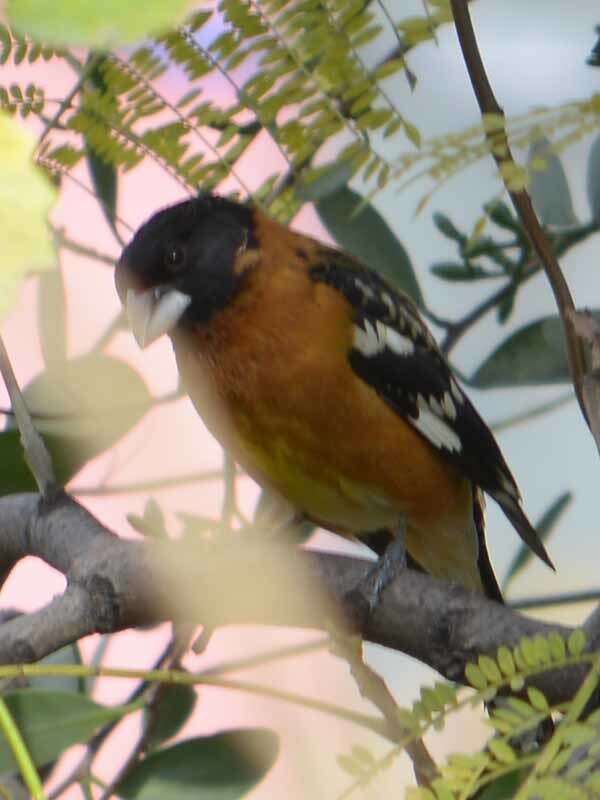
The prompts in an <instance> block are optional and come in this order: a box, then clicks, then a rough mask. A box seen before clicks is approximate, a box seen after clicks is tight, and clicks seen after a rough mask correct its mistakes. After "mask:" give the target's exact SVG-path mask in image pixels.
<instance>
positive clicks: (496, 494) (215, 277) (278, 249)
mask: <svg viewBox="0 0 600 800" xmlns="http://www.w3.org/2000/svg"><path fill="white" fill-rule="evenodd" d="M116 285H117V290H118V293H119V296H120V298H121V301H122V302H123V304H124V305H125V306H126V307H127V310H128V313H129V317H130V320H131V323H132V327H133V330H134V333H135V335H136V338H137V340H138V342H139V343H140V345H141V346H145V345H147V344H149V343H150V342H152V341H154V340H155V339H156V338H158V337H159V336H161V335H162V334H164V333H168V334H169V335H170V337H171V339H172V342H173V346H174V350H175V355H176V359H177V365H178V368H179V371H180V373H181V376H182V378H183V381H184V384H185V386H186V388H187V391H188V392H189V395H190V397H191V399H192V401H193V403H194V405H195V406H196V409H197V411H198V413H199V414H200V415H201V416H202V417H203V419H204V421H205V422H206V424H207V427H208V428H209V430H210V431H211V432H212V433H213V434H214V435H215V436H216V438H217V439H218V440H219V441H220V442H221V444H222V445H223V446H224V447H225V448H227V449H228V450H229V451H230V452H231V453H232V455H233V457H234V458H235V459H236V461H238V462H239V463H240V464H241V465H242V466H243V467H244V469H245V470H246V471H247V472H248V473H249V474H250V475H251V476H252V477H253V478H254V479H255V480H256V481H257V482H258V483H259V484H261V485H262V486H263V487H265V488H267V489H270V490H272V491H275V492H278V493H279V494H280V495H282V496H283V497H284V498H285V499H286V500H287V501H289V502H290V503H291V504H292V506H293V507H294V508H296V509H298V510H299V511H300V512H302V513H303V514H304V515H305V516H306V517H307V518H309V519H310V520H312V521H314V522H315V523H317V524H319V525H321V526H323V527H325V528H328V529H329V530H331V531H335V532H337V533H339V534H342V535H346V536H358V537H360V538H363V539H364V540H365V541H366V542H367V544H368V543H369V535H370V534H375V533H376V532H377V536H378V541H380V537H381V531H382V530H386V531H389V532H391V533H393V531H394V530H395V529H396V527H397V525H398V520H399V519H400V518H401V517H403V518H405V519H406V523H407V524H406V532H405V537H406V549H407V551H408V555H409V556H410V558H411V561H412V562H414V563H415V564H416V565H418V566H420V567H421V568H422V569H424V570H426V571H427V572H429V573H431V574H432V575H435V576H437V577H440V578H443V579H447V580H450V581H455V582H458V583H460V584H462V585H463V586H465V587H467V588H469V589H472V590H475V591H483V592H485V593H486V594H487V595H488V596H489V597H492V598H494V599H497V600H500V599H501V594H500V590H499V588H498V585H497V583H496V579H495V577H494V573H493V571H492V568H491V565H490V562H489V558H488V555H487V551H486V546H485V539H484V529H483V511H482V496H481V490H484V491H485V492H487V493H488V494H489V495H490V496H491V497H493V499H494V500H496V502H497V503H499V505H500V506H501V508H502V509H503V511H504V513H505V514H506V516H507V517H508V518H509V520H510V521H511V522H512V524H513V526H514V527H515V529H516V531H517V533H518V534H519V535H520V536H521V538H522V539H523V540H524V541H525V542H526V543H527V544H528V545H529V547H531V549H532V550H533V551H534V552H535V553H536V554H537V555H538V556H539V557H540V558H541V559H543V560H544V561H545V562H546V563H547V564H549V565H550V566H552V565H551V562H550V559H549V557H548V555H547V553H546V550H545V548H544V546H543V544H542V542H541V540H540V539H539V537H538V535H537V533H536V531H535V530H534V528H533V527H532V525H531V524H530V522H529V521H528V519H527V517H526V516H525V514H524V512H523V510H522V508H521V505H520V498H519V492H518V489H517V486H516V484H515V481H514V478H513V477H512V475H511V473H510V470H509V468H508V466H507V465H506V462H505V460H504V458H503V456H502V454H501V452H500V449H499V447H498V445H497V444H496V441H495V439H494V437H493V435H492V433H491V432H490V430H489V428H488V427H487V426H486V424H485V423H484V422H483V420H482V419H481V417H480V416H479V414H478V413H477V412H476V411H475V409H474V408H473V406H472V405H471V403H470V402H469V400H468V398H467V397H466V396H465V394H464V393H463V391H462V389H461V388H460V386H459V385H458V383H457V382H456V380H455V378H454V377H453V376H452V373H451V371H450V368H449V366H448V364H447V362H446V360H445V359H444V357H443V355H442V353H441V352H440V350H439V349H438V347H437V345H436V342H435V340H434V339H433V337H432V335H431V333H430V332H429V331H428V329H427V328H426V326H425V324H424V322H423V321H422V319H421V318H420V316H419V314H418V312H417V309H416V308H415V306H414V304H413V303H412V302H411V300H410V299H409V298H408V297H407V296H406V295H404V294H402V293H400V292H398V291H397V290H395V289H393V288H392V287H391V286H390V285H389V284H388V283H386V281H385V280H384V279H383V278H382V277H381V276H380V275H378V274H377V273H376V272H374V271H373V270H371V269H369V268H368V267H366V266H365V265H363V264H361V263H360V262H358V261H357V260H356V259H354V258H353V257H352V256H351V255H349V254H348V253H345V252H342V251H339V250H335V249H333V248H331V247H327V246H325V245H323V244H322V243H320V242H318V241H316V240H315V239H311V238H309V237H307V236H304V235H302V234H298V233H294V232H293V231H291V230H289V229H288V228H286V227H284V226H282V225H280V224H278V223H276V222H274V221H273V220H271V219H269V217H267V216H266V215H265V214H263V213H262V212H260V211H259V210H257V209H254V208H251V207H249V206H245V205H241V204H238V203H234V202H231V201H229V200H225V199H223V198H219V197H214V196H209V195H205V196H201V197H198V198H197V199H195V200H189V201H186V202H183V203H180V204H178V205H175V206H173V207H170V208H166V209H164V210H162V211H159V212H158V213H157V214H155V215H154V216H153V217H152V218H151V219H150V220H149V222H147V223H146V224H145V225H143V226H142V227H141V228H140V229H139V231H138V232H137V233H136V235H135V236H134V238H133V240H132V241H131V243H130V244H129V245H128V246H127V247H126V248H125V250H124V251H123V254H122V256H121V259H120V261H119V263H118V266H117V270H116ZM373 541H375V539H374V540H373Z"/></svg>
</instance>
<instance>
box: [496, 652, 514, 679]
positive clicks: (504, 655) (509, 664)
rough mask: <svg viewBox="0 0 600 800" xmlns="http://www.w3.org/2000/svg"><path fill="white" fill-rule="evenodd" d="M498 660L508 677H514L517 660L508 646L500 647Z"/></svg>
mask: <svg viewBox="0 0 600 800" xmlns="http://www.w3.org/2000/svg"><path fill="white" fill-rule="evenodd" d="M496 660H497V661H498V665H499V667H500V669H501V670H502V672H503V673H504V674H505V675H506V676H507V677H508V678H510V677H512V676H513V675H514V674H515V672H516V667H515V660H514V658H513V656H512V653H511V652H510V650H509V649H508V647H505V646H504V645H502V646H500V647H499V648H498V652H497V653H496Z"/></svg>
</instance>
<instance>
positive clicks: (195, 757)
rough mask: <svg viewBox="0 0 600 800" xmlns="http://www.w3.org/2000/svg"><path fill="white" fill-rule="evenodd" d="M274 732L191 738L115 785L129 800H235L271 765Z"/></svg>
mask: <svg viewBox="0 0 600 800" xmlns="http://www.w3.org/2000/svg"><path fill="white" fill-rule="evenodd" d="M276 755H277V739H276V736H275V734H273V733H271V732H270V731H266V730H243V731H235V732H229V733H220V734H217V735H215V736H208V737H206V738H200V737H198V738H195V739H188V740H187V741H184V742H179V743H178V744H176V745H173V747H169V748H167V749H165V750H159V751H157V752H154V753H151V754H150V755H149V756H147V757H146V758H145V759H144V760H143V761H141V762H140V763H138V764H136V765H135V766H134V767H133V768H132V769H131V770H130V772H129V773H128V775H127V776H126V777H125V778H124V779H123V780H122V781H120V782H119V783H118V784H117V786H116V787H115V794H116V795H118V796H119V797H123V798H125V800H235V799H236V798H240V797H243V796H244V795H245V794H246V793H247V792H248V791H249V790H250V789H251V788H252V787H253V786H255V784H257V783H258V781H260V780H261V779H262V777H263V775H264V774H265V773H266V772H267V771H268V770H269V769H270V767H271V766H272V764H273V762H274V760H275V757H276Z"/></svg>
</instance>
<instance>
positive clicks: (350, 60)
mask: <svg viewBox="0 0 600 800" xmlns="http://www.w3.org/2000/svg"><path fill="white" fill-rule="evenodd" d="M450 21H451V13H450V8H449V2H448V0H435V2H429V3H428V4H426V8H425V9H424V12H423V14H422V15H421V16H420V17H411V18H407V19H392V18H391V16H390V12H389V11H388V10H387V8H386V7H385V6H384V5H383V4H379V3H377V2H366V0H260V2H259V0H221V2H220V3H218V4H210V5H207V6H206V8H204V9H200V10H197V11H196V12H195V13H194V14H192V16H190V18H189V19H188V20H187V21H186V23H185V24H184V25H182V26H181V27H179V28H178V29H177V30H174V31H170V32H168V33H165V34H163V35H161V36H159V37H157V38H156V39H154V40H150V41H147V42H144V43H143V44H142V45H141V46H140V47H138V48H137V49H136V50H135V51H134V52H132V53H131V54H130V55H129V56H128V57H127V58H125V57H124V56H122V55H117V54H110V53H106V54H102V55H93V54H92V55H91V57H90V58H88V59H87V61H85V62H83V63H82V62H81V61H80V60H79V59H78V57H77V56H76V55H74V54H72V53H70V52H69V51H68V50H65V49H62V50H56V49H52V48H49V47H44V46H42V45H40V44H34V43H32V42H30V41H29V40H28V38H27V37H26V36H16V35H15V34H13V33H12V32H11V31H9V30H8V28H7V27H6V26H2V25H0V63H4V62H6V61H8V60H9V59H11V60H12V61H13V62H14V63H15V64H17V65H18V64H20V63H23V62H35V61H37V60H39V59H46V60H48V59H50V58H60V59H63V60H66V61H67V63H69V64H70V65H71V66H72V67H73V68H74V70H75V71H76V73H78V75H77V77H76V78H75V81H76V82H75V85H74V90H73V92H72V93H71V94H70V95H69V96H68V98H67V100H66V101H63V102H62V104H61V102H60V101H59V100H57V99H56V98H52V97H48V92H49V88H48V87H44V86H43V74H42V75H41V76H40V77H41V80H40V82H39V84H40V85H37V84H33V83H27V84H26V85H24V86H20V85H18V84H14V85H11V86H1V85H0V107H2V108H4V109H6V110H8V111H9V112H11V113H17V112H18V113H20V114H22V115H23V116H27V115H29V114H32V113H33V114H37V115H40V116H42V118H43V119H44V121H45V122H46V124H47V126H48V129H47V131H46V133H45V135H44V137H43V147H42V148H41V150H40V153H39V156H40V159H39V160H40V162H41V163H42V164H43V165H44V166H46V167H47V168H49V169H51V170H53V171H54V172H59V173H63V174H68V173H69V172H70V170H71V169H72V168H73V167H74V166H75V164H76V163H77V162H78V161H79V160H80V159H81V158H82V157H83V156H84V155H87V154H88V153H89V151H90V149H91V150H92V151H93V152H94V154H95V156H96V157H97V158H99V159H101V160H102V161H103V162H105V163H106V164H107V165H109V166H110V167H111V168H113V169H122V170H131V169H134V168H135V167H136V166H137V165H138V164H139V163H140V162H141V161H142V159H143V158H144V157H145V156H150V157H152V158H154V159H155V160H156V161H157V162H158V163H160V164H161V165H162V166H163V167H164V169H165V170H167V171H168V172H169V173H170V174H171V175H173V177H175V178H176V179H177V180H178V181H179V182H180V183H182V184H183V186H184V187H185V188H187V189H188V190H191V191H197V190H198V189H202V190H210V189H213V188H214V187H216V186H217V185H218V184H219V183H220V182H221V181H223V179H224V178H225V177H227V176H228V175H230V174H231V175H233V176H234V177H237V178H238V183H239V187H240V190H241V191H243V192H247V191H249V189H250V188H251V189H252V190H253V192H252V193H253V194H254V195H255V196H256V197H257V199H258V201H259V202H261V203H262V204H263V205H265V206H267V207H269V209H270V211H271V213H273V214H275V215H277V216H279V217H280V218H283V219H287V218H289V217H290V216H291V215H292V214H293V213H294V212H295V211H296V210H297V209H298V207H299V206H300V205H301V204H302V202H304V201H305V200H306V199H315V197H318V196H319V192H320V191H321V190H322V186H323V185H324V184H323V180H326V181H327V182H328V183H327V185H328V186H330V185H331V182H332V181H333V182H335V181H336V180H338V181H339V182H344V183H345V182H346V181H347V180H348V178H349V177H352V176H353V175H355V174H357V173H359V174H360V175H361V177H362V178H363V180H365V181H367V182H368V185H369V186H370V187H372V189H371V191H372V193H374V192H376V191H378V190H379V189H380V188H382V187H384V186H386V185H387V184H388V182H389V181H390V180H394V181H396V182H397V183H399V185H400V186H404V185H406V184H407V183H409V182H413V181H414V180H416V179H418V178H421V177H427V178H429V179H431V180H432V181H433V184H434V188H433V189H431V190H429V191H428V192H427V194H426V195H425V196H424V197H423V200H422V203H425V202H426V201H427V199H428V198H429V197H430V195H431V192H432V191H434V190H435V188H437V187H438V186H439V185H441V184H442V183H443V182H445V181H446V180H448V179H449V178H450V177H452V176H453V175H455V174H456V173H457V172H458V171H459V170H462V169H464V168H465V167H467V166H469V165H470V164H472V163H473V162H474V161H476V160H477V159H479V158H482V157H483V156H485V155H487V154H488V153H489V144H488V143H487V142H486V141H485V137H484V135H483V129H482V126H473V127H471V128H469V129H467V130H464V131H461V132H458V133H454V134H452V135H446V136H443V137H439V138H435V139H432V140H429V141H424V142H423V141H422V140H421V135H420V132H419V130H418V129H417V128H416V127H415V125H414V124H413V123H412V122H411V121H410V120H409V119H408V116H407V114H406V113H405V111H404V110H403V109H401V108H399V107H398V105H397V103H395V102H394V101H393V100H392V99H391V97H390V92H389V86H390V82H391V81H399V80H402V81H408V83H409V84H410V85H414V83H415V81H416V76H415V75H414V74H413V73H412V72H411V71H410V70H409V68H408V65H407V63H406V60H405V59H406V54H407V53H408V54H410V49H411V48H412V47H414V46H416V45H418V44H420V43H422V42H423V41H425V40H427V39H432V38H435V35H436V31H437V29H438V28H439V26H440V25H443V24H446V23H448V22H450ZM390 33H392V34H393V37H394V41H395V42H396V44H395V45H389V44H388V45H386V46H385V47H383V46H382V48H381V49H382V51H385V50H386V48H387V51H386V52H383V55H382V56H381V57H380V58H379V60H378V61H377V62H376V63H374V64H373V63H372V62H373V57H372V52H371V55H370V57H369V58H367V50H366V49H365V48H366V46H367V45H369V44H370V43H372V42H374V41H377V42H379V41H381V42H382V43H383V42H384V41H385V42H389V40H390ZM174 70H177V71H178V73H179V79H178V80H177V82H176V84H177V86H178V87H180V86H181V84H182V82H184V81H185V86H184V88H183V89H182V90H181V91H179V94H178V96H172V92H173V90H172V88H171V87H172V86H173V85H174V82H173V81H168V82H167V81H165V80H164V78H165V75H166V74H167V75H171V74H172V73H173V71H174ZM219 81H220V84H219V85H220V86H225V87H226V88H228V90H229V93H230V96H231V97H232V98H233V100H232V101H230V102H229V104H228V105H223V101H222V100H220V99H219V94H220V91H217V90H215V88H214V87H215V85H216V82H219ZM417 91H418V88H417ZM598 97H600V96H594V97H592V98H590V99H585V100H583V101H582V102H573V103H569V104H567V105H565V106H563V107H561V108H558V109H538V110H536V111H535V112H533V113H531V114H527V115H524V116H522V117H519V118H517V119H515V120H512V121H511V122H510V124H509V126H508V127H509V135H510V139H511V144H513V145H515V146H517V147H522V146H524V145H527V144H528V143H529V142H530V141H532V140H536V139H539V138H540V136H541V135H542V134H543V135H545V136H546V137H552V138H553V143H552V146H551V151H549V152H557V151H560V150H561V149H562V148H564V147H566V146H567V145H568V144H570V143H572V142H573V141H575V140H576V139H578V138H580V137H582V136H583V135H586V134H588V133H589V132H590V131H592V130H594V129H595V128H597V127H600V100H599V99H598ZM495 116H497V115H492V116H490V118H489V119H486V120H484V126H483V127H485V129H486V130H487V131H488V132H489V131H490V130H492V131H493V130H497V129H499V128H501V126H502V125H503V120H502V118H498V119H495V118H494V117H495ZM73 134H75V135H73ZM400 134H402V135H401V136H400ZM395 135H398V144H397V153H398V155H397V156H391V155H390V152H393V150H392V151H391V150H390V147H389V146H387V145H385V144H384V143H385V142H386V140H387V139H388V138H390V137H393V136H395ZM265 136H268V137H270V138H271V140H272V141H273V143H274V145H275V146H276V148H277V150H278V151H279V154H280V156H281V159H280V161H279V164H278V165H276V166H274V167H273V169H272V171H271V173H270V174H268V175H265V176H264V180H263V183H262V185H261V186H259V187H256V186H252V187H248V186H247V185H246V184H245V182H244V180H243V175H244V169H243V158H244V155H245V153H246V151H247V148H248V146H249V145H250V144H251V143H252V142H254V141H255V140H256V139H257V138H258V137H265ZM329 143H333V144H334V146H333V147H326V145H328V144H329ZM497 146H498V147H500V148H501V147H503V145H502V144H501V143H499V144H498V145H497ZM542 162H543V158H538V159H537V160H536V161H535V162H534V163H532V164H531V165H530V167H531V168H532V169H543V167H544V164H543V163H542ZM502 170H503V177H504V178H505V179H506V180H508V183H509V185H510V186H511V188H515V189H517V188H520V187H522V186H523V185H525V184H526V183H527V181H528V174H527V171H526V170H525V169H524V168H523V167H522V166H520V165H518V164H515V163H513V162H508V163H506V164H504V165H503V167H502Z"/></svg>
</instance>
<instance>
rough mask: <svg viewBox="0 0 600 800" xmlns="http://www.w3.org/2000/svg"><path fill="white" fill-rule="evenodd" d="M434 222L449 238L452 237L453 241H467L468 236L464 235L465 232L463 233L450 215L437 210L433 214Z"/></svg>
mask: <svg viewBox="0 0 600 800" xmlns="http://www.w3.org/2000/svg"><path fill="white" fill-rule="evenodd" d="M433 224H434V225H435V227H436V228H437V229H438V231H439V232H440V233H442V234H443V235H444V236H445V237H446V238H447V239H452V241H453V242H458V243H459V244H461V245H464V244H465V243H466V241H467V237H466V236H465V235H464V233H461V232H460V231H459V230H458V228H457V227H456V226H455V225H454V223H453V222H452V220H451V219H450V217H447V216H446V215H445V214H442V213H441V212H440V211H437V212H436V213H435V214H434V215H433Z"/></svg>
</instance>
